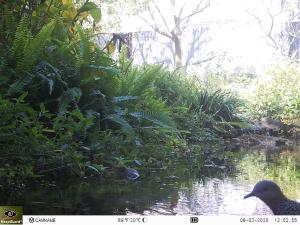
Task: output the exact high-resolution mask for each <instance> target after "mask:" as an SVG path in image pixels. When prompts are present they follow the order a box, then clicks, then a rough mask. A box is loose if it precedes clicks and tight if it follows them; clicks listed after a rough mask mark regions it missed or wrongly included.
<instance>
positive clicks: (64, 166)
mask: <svg viewBox="0 0 300 225" xmlns="http://www.w3.org/2000/svg"><path fill="white" fill-rule="evenodd" d="M22 2H23V4H17V3H16V2H14V1H6V2H5V3H3V7H1V15H3V16H2V17H1V18H0V21H1V27H0V39H1V43H0V44H1V48H0V116H1V120H0V149H1V151H0V164H1V167H0V177H1V178H0V179H1V182H0V185H1V186H0V188H3V189H5V188H9V189H11V188H23V187H24V185H26V184H27V183H28V182H31V181H35V180H41V179H43V180H60V179H65V178H66V177H78V178H80V177H89V176H93V177H99V178H100V179H119V178H124V177H126V169H128V168H136V169H137V168H138V169H141V170H142V169H144V168H147V167H162V168H163V167H167V166H168V165H169V164H170V163H172V157H178V156H186V155H187V154H190V153H191V152H192V153H197V154H198V155H199V158H197V160H198V162H197V163H199V164H200V165H202V164H203V163H204V162H205V161H206V158H207V157H210V156H211V155H212V153H210V152H207V149H205V150H204V149H203V148H201V147H200V146H199V145H198V144H199V143H201V142H209V141H214V140H219V141H220V140H222V137H223V136H224V134H226V132H227V130H228V129H230V128H232V127H239V126H240V124H242V122H243V119H242V118H243V117H242V116H241V113H242V111H241V110H242V109H247V107H248V109H249V112H250V109H251V110H252V111H251V113H252V115H254V117H255V116H256V117H257V118H259V117H261V116H270V117H274V118H280V119H281V118H282V116H285V117H297V116H298V112H299V107H300V106H299V99H300V98H299V88H298V85H299V82H298V80H299V79H298V76H299V74H300V73H299V69H298V65H297V66H295V65H289V66H288V67H285V68H280V69H277V70H276V71H275V72H271V73H270V76H271V77H270V79H272V82H267V84H268V86H267V87H266V86H265V85H264V84H265V83H263V84H259V85H258V87H259V88H258V89H257V93H256V97H255V98H256V101H255V102H254V103H255V104H253V105H251V106H250V107H249V105H247V104H246V103H247V101H245V100H242V99H241V96H238V93H234V92H232V91H230V90H228V89H225V88H224V89H222V88H211V87H209V86H206V85H203V84H202V83H201V82H199V80H198V79H196V78H193V77H191V76H187V75H185V74H182V73H180V72H178V71H170V70H168V69H166V68H164V67H162V66H159V65H146V66H143V67H136V66H133V65H132V62H131V60H130V59H128V58H127V57H126V56H127V52H126V48H123V49H122V53H121V54H120V56H119V58H118V59H117V60H113V59H112V57H111V56H110V55H109V54H108V53H106V52H105V51H104V50H102V49H100V47H99V46H98V45H96V44H95V42H94V41H93V37H94V34H95V29H96V25H95V24H96V23H97V22H98V21H99V20H100V19H101V13H100V9H99V7H98V6H97V5H95V4H94V3H92V2H89V1H86V2H85V3H84V4H82V5H80V4H78V5H77V4H74V3H73V1H64V0H55V1H22ZM32 2H34V3H35V4H33V5H30V4H29V3H32ZM274 77H275V79H273V78H274ZM279 84H280V85H279ZM216 86H217V85H216ZM252 103H253V102H252ZM252 103H251V104H252ZM214 157H215V156H214Z"/></svg>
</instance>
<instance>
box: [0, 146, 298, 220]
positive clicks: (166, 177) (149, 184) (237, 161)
mask: <svg viewBox="0 0 300 225" xmlns="http://www.w3.org/2000/svg"><path fill="white" fill-rule="evenodd" d="M220 151H221V152H222V155H223V156H222V157H223V159H220V160H219V162H220V164H219V165H218V166H214V165H212V163H211V162H210V161H209V160H208V161H207V162H205V163H204V165H205V166H204V167H203V166H199V163H198V164H197V163H195V162H197V160H196V159H195V157H194V156H190V158H188V159H185V160H178V161H177V162H176V164H175V165H174V166H173V167H171V168H170V167H169V168H168V169H161V168H160V169H159V168H149V169H147V170H145V171H140V173H141V177H140V178H139V179H138V180H137V181H135V182H129V181H126V180H119V181H115V182H111V183H107V182H106V183H105V182H101V181H99V180H96V179H94V180H90V179H88V180H82V181H72V180H69V181H67V182H65V183H63V184H60V185H56V186H55V185H53V186H48V185H47V186H44V187H43V186H42V187H39V188H30V189H28V190H27V191H26V193H24V194H22V195H16V194H15V195H12V194H11V195H9V196H8V195H5V193H4V194H1V195H2V196H3V197H2V198H1V202H0V204H1V205H23V206H24V213H25V214H35V215H38V214H40V215H51V214H52V215H53V214H80V215H115V214H117V215H125V214H127V215H132V214H143V215H176V214H179V215H224V214H226V215H227V214H230V215H253V214H270V210H269V209H268V208H267V207H266V206H265V205H264V204H263V203H261V202H260V201H259V200H258V199H256V198H252V199H251V198H250V199H247V200H243V196H244V195H245V194H247V193H249V192H250V191H251V189H252V187H253V185H254V184H255V183H256V182H257V181H258V180H261V179H270V180H274V181H275V182H277V183H278V184H279V185H280V186H281V187H282V189H283V191H284V193H285V194H286V195H287V196H288V197H289V198H292V199H299V198H300V182H299V181H300V148H299V146H295V147H294V148H293V149H289V150H281V151H273V150H264V149H260V150H254V149H240V150H238V151H236V150H235V151H230V150H228V148H224V149H220ZM206 154H209V153H206ZM201 165H203V163H201Z"/></svg>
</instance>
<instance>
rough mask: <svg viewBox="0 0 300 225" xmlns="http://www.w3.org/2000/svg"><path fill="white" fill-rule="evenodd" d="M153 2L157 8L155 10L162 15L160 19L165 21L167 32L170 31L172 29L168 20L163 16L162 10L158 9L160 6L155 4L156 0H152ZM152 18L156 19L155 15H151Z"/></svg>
mask: <svg viewBox="0 0 300 225" xmlns="http://www.w3.org/2000/svg"><path fill="white" fill-rule="evenodd" d="M151 2H152V4H153V5H154V7H155V9H156V10H157V12H158V13H159V15H160V17H161V19H162V21H163V23H164V25H165V27H166V30H167V31H170V28H169V26H168V23H167V20H166V18H165V17H164V15H163V14H162V12H161V10H160V8H159V7H158V5H157V4H156V3H155V1H154V0H152V1H151ZM151 16H152V17H154V16H153V13H151ZM154 21H155V19H154Z"/></svg>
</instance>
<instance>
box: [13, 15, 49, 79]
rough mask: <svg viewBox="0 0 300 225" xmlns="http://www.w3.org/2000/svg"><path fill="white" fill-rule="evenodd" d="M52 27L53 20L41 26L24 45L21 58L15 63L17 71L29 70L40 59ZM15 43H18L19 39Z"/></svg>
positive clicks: (24, 71)
mask: <svg viewBox="0 0 300 225" xmlns="http://www.w3.org/2000/svg"><path fill="white" fill-rule="evenodd" d="M54 27H55V20H53V21H51V22H49V23H48V24H46V25H45V26H43V28H42V29H41V30H40V32H39V33H38V34H37V35H36V36H35V37H34V38H33V39H31V40H30V41H29V43H28V44H27V45H26V46H25V47H24V51H23V58H22V60H21V61H18V63H17V68H16V71H17V73H26V72H29V71H30V70H31V69H32V67H33V66H34V65H35V64H36V63H37V62H38V60H40V57H41V56H42V53H43V51H44V48H45V47H46V45H47V43H48V41H49V39H50V38H51V34H52V32H53V30H54ZM18 35H19V34H18ZM17 43H19V41H18V42H17Z"/></svg>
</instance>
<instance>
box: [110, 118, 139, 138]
mask: <svg viewBox="0 0 300 225" xmlns="http://www.w3.org/2000/svg"><path fill="white" fill-rule="evenodd" d="M106 119H109V120H111V121H113V122H115V123H117V124H119V125H120V126H121V129H122V130H123V131H124V132H126V133H128V134H133V133H134V129H133V127H132V126H131V125H130V124H129V123H128V122H127V121H126V120H125V119H124V118H123V117H122V116H121V115H119V114H110V115H108V116H107V117H106Z"/></svg>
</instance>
